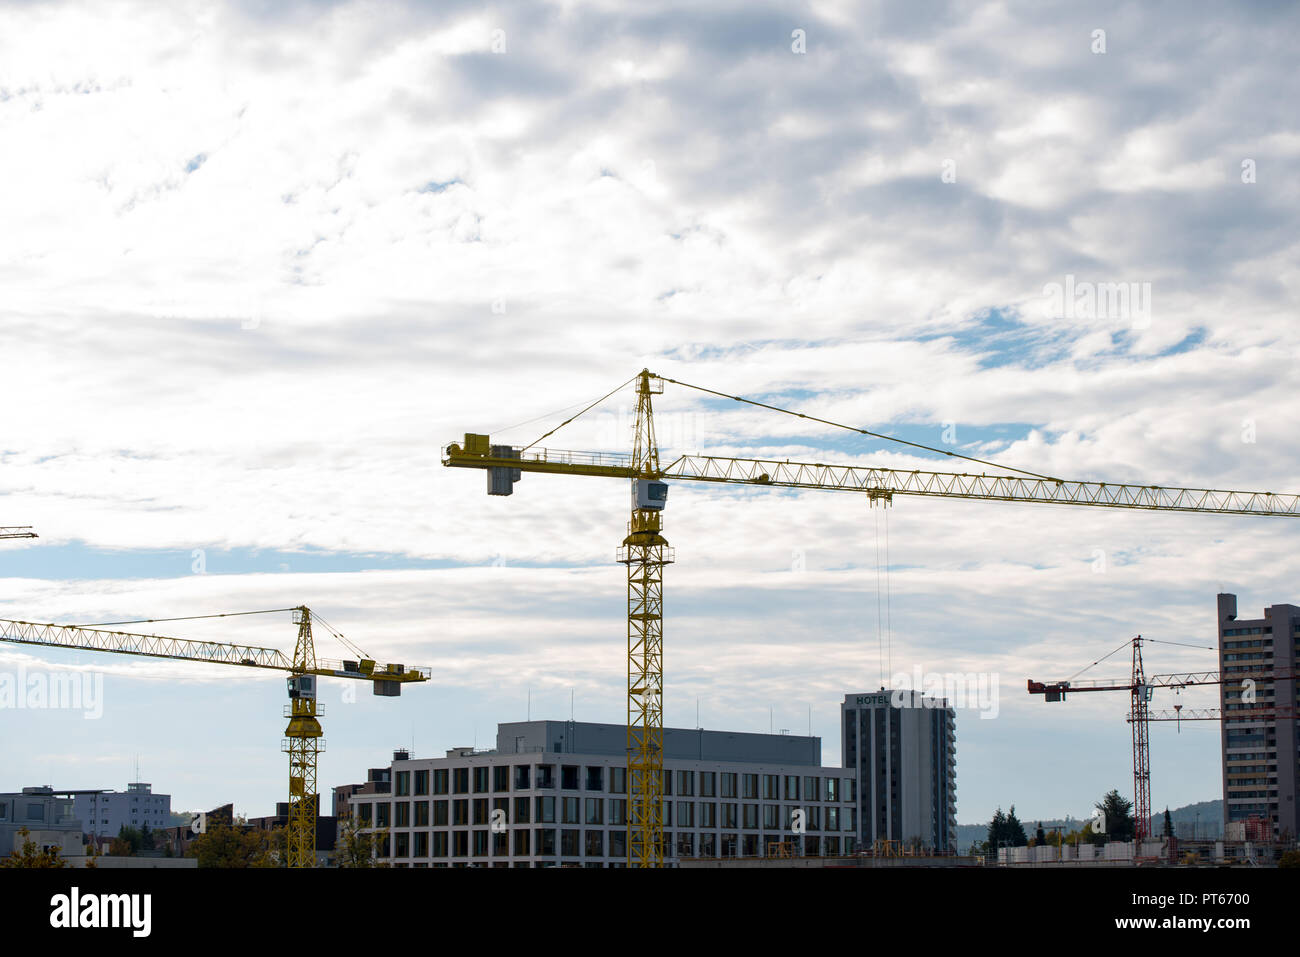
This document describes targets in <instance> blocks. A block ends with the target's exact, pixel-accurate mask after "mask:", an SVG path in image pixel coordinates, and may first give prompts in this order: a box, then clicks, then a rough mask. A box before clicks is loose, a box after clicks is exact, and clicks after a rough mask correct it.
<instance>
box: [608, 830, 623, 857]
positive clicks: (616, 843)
mask: <svg viewBox="0 0 1300 957" xmlns="http://www.w3.org/2000/svg"><path fill="white" fill-rule="evenodd" d="M609 856H610V857H622V858H626V857H627V831H610V832H609Z"/></svg>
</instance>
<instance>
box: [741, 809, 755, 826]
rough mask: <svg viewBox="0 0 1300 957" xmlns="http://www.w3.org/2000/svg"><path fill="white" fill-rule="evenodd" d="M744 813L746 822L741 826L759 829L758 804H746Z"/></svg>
mask: <svg viewBox="0 0 1300 957" xmlns="http://www.w3.org/2000/svg"><path fill="white" fill-rule="evenodd" d="M744 815H745V817H744V823H743V824H742V825H741V826H742V827H744V828H746V829H747V830H758V805H757V804H746V805H745V810H744Z"/></svg>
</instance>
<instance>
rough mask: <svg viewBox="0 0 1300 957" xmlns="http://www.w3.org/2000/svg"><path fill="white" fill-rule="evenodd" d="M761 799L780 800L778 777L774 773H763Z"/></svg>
mask: <svg viewBox="0 0 1300 957" xmlns="http://www.w3.org/2000/svg"><path fill="white" fill-rule="evenodd" d="M763 800H764V801H779V800H781V788H780V778H778V777H777V776H776V775H775V774H764V775H763Z"/></svg>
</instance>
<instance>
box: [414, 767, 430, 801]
mask: <svg viewBox="0 0 1300 957" xmlns="http://www.w3.org/2000/svg"><path fill="white" fill-rule="evenodd" d="M415 793H416V794H417V795H418V794H428V793H429V772H428V771H416V772H415Z"/></svg>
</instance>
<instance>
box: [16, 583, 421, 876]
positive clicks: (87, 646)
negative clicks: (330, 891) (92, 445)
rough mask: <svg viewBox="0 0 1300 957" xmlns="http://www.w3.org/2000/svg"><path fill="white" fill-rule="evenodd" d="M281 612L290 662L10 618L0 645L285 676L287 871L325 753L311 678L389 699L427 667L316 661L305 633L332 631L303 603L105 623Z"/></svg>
mask: <svg viewBox="0 0 1300 957" xmlns="http://www.w3.org/2000/svg"><path fill="white" fill-rule="evenodd" d="M284 611H289V612H292V613H293V622H294V624H295V625H297V626H298V637H297V640H296V641H295V642H294V648H293V657H292V658H289V657H286V656H285V654H284V652H282V651H280V650H279V649H277V648H258V647H256V646H254V645H233V644H226V643H224V642H219V641H193V640H190V639H184V638H164V637H160V636H158V635H141V634H133V633H130V632H121V631H103V630H101V629H100V628H98V627H87V626H82V625H50V624H36V623H33V622H28V621H14V620H11V619H0V641H7V642H12V643H14V644H20V645H44V646H46V647H52V648H77V649H81V650H85V651H108V652H113V653H114V654H121V655H143V656H146V657H150V658H172V659H175V660H179V661H202V662H206V663H209V664H220V665H234V666H235V667H240V668H270V669H273V670H275V671H287V672H288V673H289V677H288V686H289V704H288V705H287V706H286V707H285V710H284V716H285V717H286V718H288V719H289V725H288V727H287V728H286V729H285V732H284V735H285V736H284V741H283V742H282V744H281V748H282V750H284V751H285V752H286V753H287V754H288V755H289V822H288V825H287V827H286V828H285V837H286V841H285V843H286V856H287V862H286V863H287V864H288V866H289V867H314V866H315V865H316V817H317V813H318V801H319V794H318V793H317V790H316V760H317V755H318V754H319V753H320V752H321V751H323V750H325V742H324V740H323V738H322V731H321V726H320V720H319V718H320V716H321V715H322V714H323V709H322V708H321V706H320V705H318V704H317V703H316V679H317V678H318V677H333V678H355V679H359V680H363V681H373V682H374V693H375V694H377V695H382V696H384V697H396V696H397V695H400V694H401V693H402V685H404V684H408V683H411V682H418V681H428V680H429V678H430V677H431V675H430V672H429V670H428V669H427V668H412V667H410V666H408V665H379V664H376V663H375V662H374V661H373V660H372V659H369V658H365V657H358V659H357V660H355V661H328V660H325V659H321V658H317V657H316V647H315V643H314V642H313V640H312V633H311V624H312V621H313V619H314V620H316V621H318V622H320V623H321V624H322V625H324V626H325V627H326V629H327V630H332V629H329V626H328V625H327V624H326V623H325V622H323V621H322V620H321V619H320V618H319V617H318V616H316V615H313V614H312V612H311V610H310V609H309V608H307V607H306V606H305V605H300V606H298V607H297V608H275V609H269V610H267V611H252V612H234V613H228V614H221V615H191V616H188V617H185V618H159V619H140V620H139V621H121V622H106V623H105V624H110V625H129V624H143V623H146V622H156V621H188V620H193V619H196V618H227V617H233V616H235V615H261V614H271V613H273V612H284ZM334 634H335V635H336V637H338V638H339V639H340V640H342V641H344V642H345V643H346V642H347V639H346V638H343V636H342V635H339V634H338V633H337V632H334Z"/></svg>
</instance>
